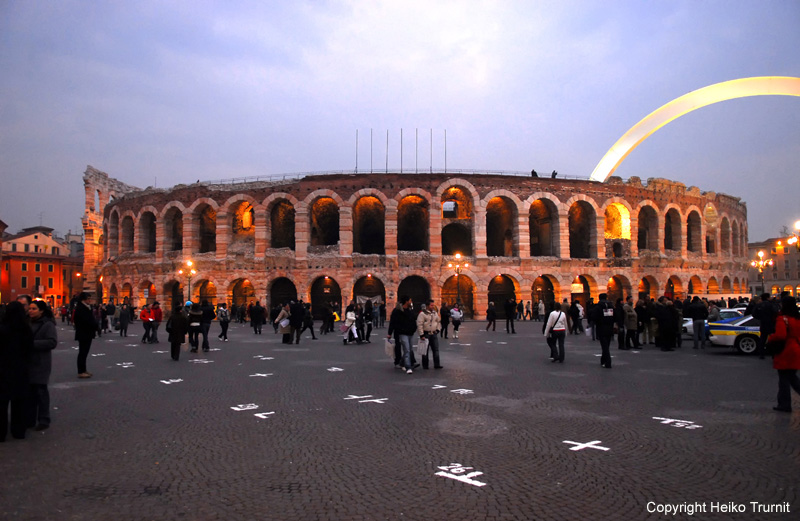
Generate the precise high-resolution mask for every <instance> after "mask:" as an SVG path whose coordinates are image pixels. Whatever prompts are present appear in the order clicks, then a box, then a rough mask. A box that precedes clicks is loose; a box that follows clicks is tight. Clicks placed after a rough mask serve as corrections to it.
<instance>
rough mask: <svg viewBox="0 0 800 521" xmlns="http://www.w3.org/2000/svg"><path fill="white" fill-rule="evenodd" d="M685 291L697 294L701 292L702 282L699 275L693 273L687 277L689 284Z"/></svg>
mask: <svg viewBox="0 0 800 521" xmlns="http://www.w3.org/2000/svg"><path fill="white" fill-rule="evenodd" d="M686 291H687V293H688V294H689V295H698V294H701V293H703V282H702V281H701V280H700V277H698V276H697V275H693V276H692V277H691V278H690V279H689V285H688V286H687V288H686Z"/></svg>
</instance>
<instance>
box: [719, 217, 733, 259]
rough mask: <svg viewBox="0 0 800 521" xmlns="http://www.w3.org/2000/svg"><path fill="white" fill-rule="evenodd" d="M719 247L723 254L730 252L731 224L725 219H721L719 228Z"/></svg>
mask: <svg viewBox="0 0 800 521" xmlns="http://www.w3.org/2000/svg"><path fill="white" fill-rule="evenodd" d="M719 243H720V244H719V246H720V249H721V250H722V252H723V253H730V252H731V223H730V221H728V218H727V217H723V218H722V224H721V225H720V228H719Z"/></svg>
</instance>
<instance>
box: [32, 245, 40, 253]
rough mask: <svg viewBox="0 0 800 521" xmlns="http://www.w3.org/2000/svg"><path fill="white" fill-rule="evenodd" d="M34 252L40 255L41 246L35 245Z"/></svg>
mask: <svg viewBox="0 0 800 521" xmlns="http://www.w3.org/2000/svg"><path fill="white" fill-rule="evenodd" d="M33 251H34V253H39V245H38V244H34V245H33Z"/></svg>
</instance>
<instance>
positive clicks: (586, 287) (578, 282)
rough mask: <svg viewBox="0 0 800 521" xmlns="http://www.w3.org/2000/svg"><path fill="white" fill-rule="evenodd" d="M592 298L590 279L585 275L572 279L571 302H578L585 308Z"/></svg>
mask: <svg viewBox="0 0 800 521" xmlns="http://www.w3.org/2000/svg"><path fill="white" fill-rule="evenodd" d="M591 296H592V288H591V285H590V284H589V279H587V278H586V277H584V276H583V275H579V276H577V277H575V278H574V279H572V287H571V289H570V301H574V300H577V301H578V302H580V303H581V305H583V306H585V305H586V303H587V302H588V301H589V299H590V298H591Z"/></svg>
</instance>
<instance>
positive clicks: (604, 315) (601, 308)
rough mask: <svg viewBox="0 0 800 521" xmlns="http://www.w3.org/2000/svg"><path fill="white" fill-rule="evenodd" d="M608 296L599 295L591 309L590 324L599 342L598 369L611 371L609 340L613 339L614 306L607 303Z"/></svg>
mask: <svg viewBox="0 0 800 521" xmlns="http://www.w3.org/2000/svg"><path fill="white" fill-rule="evenodd" d="M607 297H608V295H607V294H605V293H601V294H600V295H599V301H598V302H597V304H596V305H595V306H594V307H593V308H592V323H593V324H594V328H595V329H596V330H597V331H596V335H597V338H598V339H599V340H600V349H601V352H602V355H601V356H600V367H604V368H606V369H611V351H610V345H611V339H612V338H614V326H615V323H614V305H613V304H612V303H611V302H609V300H608V298H607Z"/></svg>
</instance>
